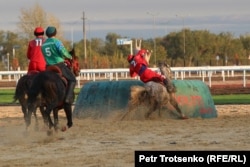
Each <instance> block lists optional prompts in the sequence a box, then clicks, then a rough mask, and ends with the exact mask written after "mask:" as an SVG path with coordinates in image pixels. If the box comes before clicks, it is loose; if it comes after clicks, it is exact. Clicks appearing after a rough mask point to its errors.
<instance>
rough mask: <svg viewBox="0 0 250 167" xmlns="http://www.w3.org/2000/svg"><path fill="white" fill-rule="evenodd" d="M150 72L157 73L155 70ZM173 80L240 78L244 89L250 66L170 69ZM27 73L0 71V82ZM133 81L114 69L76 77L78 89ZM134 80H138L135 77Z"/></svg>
mask: <svg viewBox="0 0 250 167" xmlns="http://www.w3.org/2000/svg"><path fill="white" fill-rule="evenodd" d="M152 70H155V71H158V69H157V68H152ZM171 70H172V72H173V79H181V80H184V79H185V78H192V77H193V78H197V77H198V78H199V79H200V80H202V81H203V82H205V79H207V80H208V86H209V87H211V86H212V80H213V77H215V76H217V77H218V76H219V77H221V78H222V80H221V81H222V82H226V78H227V77H230V78H232V77H235V76H236V73H237V76H241V77H242V86H243V87H246V84H247V76H248V75H247V72H249V71H250V66H204V67H172V68H171ZM26 73H27V71H0V80H1V81H16V82H17V81H18V79H19V78H20V77H22V76H23V75H25V74H26ZM124 79H133V78H131V77H130V75H129V69H128V68H114V69H81V70H80V76H79V77H77V81H78V87H80V86H81V85H80V81H81V80H86V81H96V80H110V81H112V80H115V81H118V80H124ZM134 79H139V78H138V77H135V78H134Z"/></svg>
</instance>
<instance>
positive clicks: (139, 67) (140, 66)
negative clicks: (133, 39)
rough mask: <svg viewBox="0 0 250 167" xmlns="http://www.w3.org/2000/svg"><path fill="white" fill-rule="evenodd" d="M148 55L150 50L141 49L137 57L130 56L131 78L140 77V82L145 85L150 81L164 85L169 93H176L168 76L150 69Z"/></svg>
mask: <svg viewBox="0 0 250 167" xmlns="http://www.w3.org/2000/svg"><path fill="white" fill-rule="evenodd" d="M147 54H150V53H149V51H148V50H144V49H141V50H139V51H138V53H137V54H136V55H128V57H127V60H128V62H129V64H130V67H129V72H130V76H131V77H135V76H136V75H139V76H140V80H141V81H142V82H144V83H146V82H149V81H154V82H159V83H164V85H165V86H166V88H167V90H168V92H169V93H172V92H174V91H175V89H174V86H173V84H172V83H171V80H170V79H169V78H168V77H167V76H166V77H165V76H163V75H160V74H158V73H157V72H155V71H153V70H151V69H150V68H148V62H147V61H146V60H145V56H146V55H147Z"/></svg>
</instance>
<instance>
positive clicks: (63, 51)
mask: <svg viewBox="0 0 250 167" xmlns="http://www.w3.org/2000/svg"><path fill="white" fill-rule="evenodd" d="M55 44H56V47H57V49H58V50H59V52H60V53H61V55H63V57H64V58H68V59H72V56H71V55H70V54H69V52H68V51H67V49H66V48H65V47H64V46H63V43H62V42H61V41H59V40H57V41H56V43H55Z"/></svg>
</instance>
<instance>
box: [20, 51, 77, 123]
mask: <svg viewBox="0 0 250 167" xmlns="http://www.w3.org/2000/svg"><path fill="white" fill-rule="evenodd" d="M70 54H71V55H72V60H68V59H66V60H65V64H66V65H67V66H68V68H70V69H71V70H72V72H73V73H74V74H75V75H76V76H78V75H79V72H80V69H79V64H78V57H77V56H75V51H74V49H72V51H70ZM51 70H52V71H51ZM66 88H67V81H66V79H64V78H63V76H62V75H61V71H60V69H59V68H56V66H55V68H50V71H47V70H46V71H44V72H40V73H38V74H36V75H35V76H34V77H33V78H32V82H31V84H30V85H29V87H28V91H26V92H27V93H25V96H28V98H26V99H25V100H26V101H22V103H21V102H20V103H21V105H22V106H24V108H26V110H25V111H26V113H25V114H24V118H25V122H26V127H27V128H28V126H29V125H30V123H31V115H32V113H34V114H35V113H36V108H37V107H40V110H41V113H42V116H43V119H44V122H45V124H47V125H49V127H52V126H53V123H52V124H51V122H52V121H51V118H50V115H49V114H50V112H51V111H52V110H53V115H54V122H55V123H54V124H55V128H58V127H57V124H58V110H60V109H62V108H63V109H64V110H65V113H66V115H67V118H68V120H70V119H71V112H72V111H71V110H72V109H71V104H70V105H64V103H63V100H64V99H61V98H62V97H64V95H65V91H66ZM27 94H28V95H27ZM19 101H20V100H19ZM55 103H57V104H55ZM52 104H53V105H52ZM55 106H56V107H55ZM27 108H28V109H27ZM71 126H72V120H71V122H70V121H68V127H71Z"/></svg>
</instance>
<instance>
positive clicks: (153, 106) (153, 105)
mask: <svg viewBox="0 0 250 167" xmlns="http://www.w3.org/2000/svg"><path fill="white" fill-rule="evenodd" d="M158 104H159V103H158V101H157V100H156V99H155V98H154V97H150V103H149V105H150V107H149V110H148V112H147V113H146V114H145V118H148V117H149V116H150V115H151V114H152V113H153V112H154V111H155V110H156V109H157V106H158Z"/></svg>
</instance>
